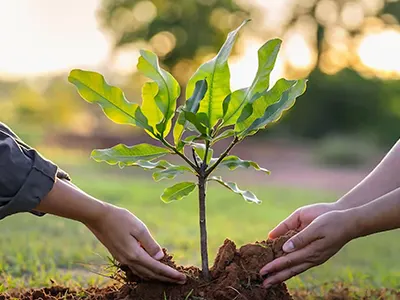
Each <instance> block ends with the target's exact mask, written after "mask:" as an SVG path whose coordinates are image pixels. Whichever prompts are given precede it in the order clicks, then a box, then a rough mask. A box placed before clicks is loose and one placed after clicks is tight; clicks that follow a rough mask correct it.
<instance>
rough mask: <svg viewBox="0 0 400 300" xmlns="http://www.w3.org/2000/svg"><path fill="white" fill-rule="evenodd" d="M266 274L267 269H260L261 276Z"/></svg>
mask: <svg viewBox="0 0 400 300" xmlns="http://www.w3.org/2000/svg"><path fill="white" fill-rule="evenodd" d="M267 274H268V272H267V269H261V271H260V275H261V276H266V275H267Z"/></svg>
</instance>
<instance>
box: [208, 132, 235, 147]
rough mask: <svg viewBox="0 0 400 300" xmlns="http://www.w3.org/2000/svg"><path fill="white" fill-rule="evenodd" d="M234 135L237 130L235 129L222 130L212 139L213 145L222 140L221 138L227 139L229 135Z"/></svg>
mask: <svg viewBox="0 0 400 300" xmlns="http://www.w3.org/2000/svg"><path fill="white" fill-rule="evenodd" d="M233 135H235V130H233V129H228V130H225V131H224V132H222V133H221V134H219V135H217V136H216V137H215V138H214V139H213V140H212V142H211V145H213V144H215V143H216V142H218V141H220V140H223V139H226V138H228V137H231V136H233Z"/></svg>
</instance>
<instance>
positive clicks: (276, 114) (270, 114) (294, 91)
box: [241, 79, 307, 137]
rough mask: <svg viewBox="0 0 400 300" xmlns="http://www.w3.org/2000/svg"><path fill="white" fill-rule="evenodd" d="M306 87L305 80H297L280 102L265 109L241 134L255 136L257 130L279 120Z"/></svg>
mask: <svg viewBox="0 0 400 300" xmlns="http://www.w3.org/2000/svg"><path fill="white" fill-rule="evenodd" d="M306 87H307V80H306V79H303V80H298V81H297V82H296V84H295V85H294V86H292V87H291V88H290V89H289V90H287V91H285V92H284V93H283V94H282V97H281V98H280V100H279V101H278V102H276V103H274V104H272V105H271V106H269V107H268V108H267V110H266V111H265V113H264V115H263V116H262V117H261V118H258V119H257V120H255V121H254V122H253V123H252V124H251V125H250V126H249V127H248V128H247V129H246V130H245V131H244V132H243V133H241V135H242V137H243V136H246V135H252V134H255V133H256V132H257V131H258V130H260V129H263V128H265V127H266V126H267V125H268V124H270V123H272V122H276V121H278V120H279V119H280V117H281V116H282V114H283V112H284V111H286V110H288V109H290V108H291V107H292V106H293V105H294V104H295V102H296V98H297V97H299V96H301V95H302V94H303V93H304V92H305V91H306Z"/></svg>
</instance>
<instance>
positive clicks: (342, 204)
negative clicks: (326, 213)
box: [331, 199, 350, 211]
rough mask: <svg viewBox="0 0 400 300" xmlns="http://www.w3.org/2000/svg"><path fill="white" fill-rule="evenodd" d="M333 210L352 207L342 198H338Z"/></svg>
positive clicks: (333, 204)
mask: <svg viewBox="0 0 400 300" xmlns="http://www.w3.org/2000/svg"><path fill="white" fill-rule="evenodd" d="M331 205H332V208H333V209H332V210H339V211H342V210H346V209H349V208H350V207H348V205H347V203H345V202H344V201H343V200H342V199H339V200H337V201H336V202H333V203H332V204H331Z"/></svg>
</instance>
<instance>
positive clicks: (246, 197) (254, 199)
mask: <svg viewBox="0 0 400 300" xmlns="http://www.w3.org/2000/svg"><path fill="white" fill-rule="evenodd" d="M209 180H213V181H216V182H218V183H219V184H221V185H223V186H224V187H226V188H227V189H229V190H231V191H232V192H234V193H236V194H239V195H241V196H242V197H243V199H244V200H246V201H247V202H252V203H256V204H260V203H261V200H259V199H258V198H257V196H256V195H254V194H253V193H252V192H250V191H242V190H241V189H239V188H238V186H237V184H236V183H234V182H225V181H224V180H222V178H221V177H220V176H212V177H210V179H209Z"/></svg>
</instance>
